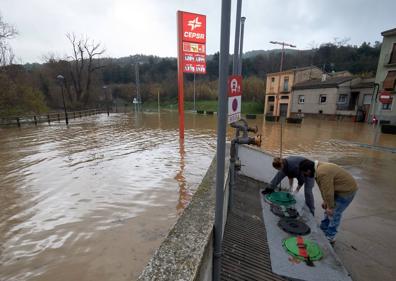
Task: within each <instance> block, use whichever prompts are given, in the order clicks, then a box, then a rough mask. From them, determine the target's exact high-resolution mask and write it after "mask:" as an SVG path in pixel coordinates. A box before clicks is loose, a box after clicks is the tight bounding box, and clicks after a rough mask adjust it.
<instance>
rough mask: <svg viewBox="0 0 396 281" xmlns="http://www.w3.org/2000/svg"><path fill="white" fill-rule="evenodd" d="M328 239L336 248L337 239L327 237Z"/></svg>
mask: <svg viewBox="0 0 396 281" xmlns="http://www.w3.org/2000/svg"><path fill="white" fill-rule="evenodd" d="M326 238H327V240H329V243H330V245H331V246H332V247H334V245H335V242H336V240H335V238H330V237H327V236H326Z"/></svg>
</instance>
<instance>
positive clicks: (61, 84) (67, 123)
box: [56, 74, 69, 125]
mask: <svg viewBox="0 0 396 281" xmlns="http://www.w3.org/2000/svg"><path fill="white" fill-rule="evenodd" d="M56 79H58V83H59V85H60V87H61V91H62V101H63V109H64V110H65V121H66V125H69V118H67V110H66V103H65V95H64V94H63V86H64V84H65V77H63V76H62V75H60V74H59V75H58V76H56Z"/></svg>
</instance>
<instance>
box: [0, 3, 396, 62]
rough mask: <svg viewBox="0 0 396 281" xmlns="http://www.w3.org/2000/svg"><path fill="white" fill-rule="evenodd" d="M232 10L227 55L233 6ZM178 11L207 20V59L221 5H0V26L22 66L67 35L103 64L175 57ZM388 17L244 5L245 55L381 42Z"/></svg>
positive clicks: (336, 8) (351, 9)
mask: <svg viewBox="0 0 396 281" xmlns="http://www.w3.org/2000/svg"><path fill="white" fill-rule="evenodd" d="M232 8H233V9H232V21H231V35H232V36H231V37H232V38H231V43H230V44H231V45H230V52H232V50H233V37H234V32H235V21H234V20H235V10H236V0H233V1H232ZM177 10H184V11H190V12H196V13H201V14H205V15H207V53H208V54H212V53H214V52H216V51H218V49H219V46H220V41H219V35H220V12H221V11H220V10H221V0H184V1H182V0H62V1H60V0H0V13H1V14H2V16H3V19H4V20H5V21H6V22H8V23H10V24H12V25H14V26H15V27H16V28H17V29H18V31H19V35H18V37H17V38H15V39H13V40H12V41H11V44H12V46H13V48H14V52H15V54H16V56H17V58H19V59H20V61H21V62H23V63H26V62H42V61H43V60H42V57H43V56H44V55H47V54H49V53H54V54H56V55H57V56H59V57H64V56H65V55H66V54H67V53H70V44H69V43H68V41H67V39H66V36H65V34H66V33H71V32H74V33H76V34H85V35H87V36H89V37H90V38H92V39H95V40H96V41H98V42H102V44H103V45H104V47H105V48H106V53H105V55H106V56H107V57H122V56H128V55H131V54H137V53H138V54H147V55H149V54H152V55H158V56H173V57H175V56H176V50H177V49H176V11H177ZM395 11H396V0H376V1H374V0H371V1H369V0H282V1H280V0H243V2H242V15H243V16H246V18H247V19H246V25H245V39H244V50H245V51H249V50H258V49H273V48H275V46H274V45H271V44H269V43H268V42H269V41H270V40H276V41H285V42H290V43H293V44H295V45H297V48H299V49H309V48H310V46H311V45H312V43H313V42H314V44H316V45H319V44H320V43H323V42H329V41H333V40H334V38H346V37H347V38H350V41H349V43H350V44H357V45H360V44H361V43H362V42H363V41H369V42H374V41H376V40H379V41H381V40H382V37H381V35H380V33H381V32H382V31H384V30H387V29H391V28H395V27H396V16H395Z"/></svg>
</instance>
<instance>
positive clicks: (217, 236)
mask: <svg viewBox="0 0 396 281" xmlns="http://www.w3.org/2000/svg"><path fill="white" fill-rule="evenodd" d="M230 18H231V0H222V2H221V33H220V58H219V97H218V100H219V103H218V110H217V112H218V118H217V153H216V209H215V225H214V257H213V280H215V281H218V280H220V272H221V242H222V238H223V203H224V202H223V199H224V168H225V148H226V147H225V142H226V129H227V80H228V63H229V50H230Z"/></svg>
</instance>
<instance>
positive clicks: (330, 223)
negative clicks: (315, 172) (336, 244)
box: [320, 191, 356, 239]
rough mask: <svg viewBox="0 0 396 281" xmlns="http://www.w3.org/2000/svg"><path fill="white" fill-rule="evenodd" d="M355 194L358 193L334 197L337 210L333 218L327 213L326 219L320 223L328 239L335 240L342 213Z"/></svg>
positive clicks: (335, 209)
mask: <svg viewBox="0 0 396 281" xmlns="http://www.w3.org/2000/svg"><path fill="white" fill-rule="evenodd" d="M355 194H356V191H355V192H353V193H351V194H349V195H347V196H339V195H335V196H334V201H335V208H334V213H333V216H332V217H329V216H328V215H327V214H326V212H325V215H324V219H323V220H322V222H321V223H320V229H322V230H323V232H324V234H325V235H326V237H327V238H328V239H334V237H335V236H336V234H337V230H338V227H339V226H340V223H341V217H342V213H343V212H344V211H345V209H346V208H347V207H348V206H349V204H350V203H351V202H352V200H353V198H354V197H355Z"/></svg>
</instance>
